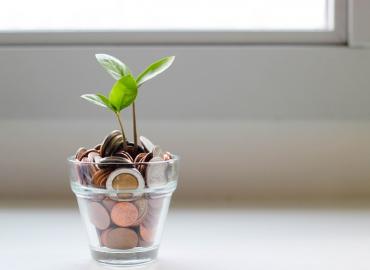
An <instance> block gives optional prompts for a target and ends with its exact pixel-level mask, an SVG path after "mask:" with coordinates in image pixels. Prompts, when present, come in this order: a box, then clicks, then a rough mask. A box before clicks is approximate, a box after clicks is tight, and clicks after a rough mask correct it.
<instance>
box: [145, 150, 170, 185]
mask: <svg viewBox="0 0 370 270" xmlns="http://www.w3.org/2000/svg"><path fill="white" fill-rule="evenodd" d="M167 166H168V165H167V162H164V160H163V159H162V158H160V157H158V156H155V157H153V158H152V159H151V160H150V161H149V163H148V166H147V168H146V174H145V175H146V183H147V185H148V186H149V187H158V186H162V185H165V184H166V183H167Z"/></svg>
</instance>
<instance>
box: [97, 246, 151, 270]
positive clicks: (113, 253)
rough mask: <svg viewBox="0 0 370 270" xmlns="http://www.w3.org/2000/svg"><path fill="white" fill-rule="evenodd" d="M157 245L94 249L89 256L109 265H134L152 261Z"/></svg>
mask: <svg viewBox="0 0 370 270" xmlns="http://www.w3.org/2000/svg"><path fill="white" fill-rule="evenodd" d="M157 253H158V247H151V248H135V249H131V250H125V251H124V250H117V249H105V248H104V249H103V248H100V249H94V248H91V256H92V257H93V259H94V260H96V261H98V262H100V263H103V264H109V265H117V266H119V265H121V266H134V265H141V264H147V263H150V262H153V261H154V260H155V259H156V258H157Z"/></svg>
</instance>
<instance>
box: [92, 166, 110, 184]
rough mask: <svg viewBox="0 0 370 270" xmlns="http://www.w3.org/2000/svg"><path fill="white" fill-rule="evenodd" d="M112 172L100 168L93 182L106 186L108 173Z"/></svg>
mask: <svg viewBox="0 0 370 270" xmlns="http://www.w3.org/2000/svg"><path fill="white" fill-rule="evenodd" d="M109 174H110V171H107V170H98V171H96V173H95V174H94V175H93V177H92V183H93V185H95V186H97V187H105V182H106V181H107V179H108V175H109Z"/></svg>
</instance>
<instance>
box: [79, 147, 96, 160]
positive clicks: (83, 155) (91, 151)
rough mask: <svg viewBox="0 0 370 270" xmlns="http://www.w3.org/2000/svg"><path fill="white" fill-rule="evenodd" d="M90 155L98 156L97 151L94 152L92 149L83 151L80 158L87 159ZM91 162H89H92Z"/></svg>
mask: <svg viewBox="0 0 370 270" xmlns="http://www.w3.org/2000/svg"><path fill="white" fill-rule="evenodd" d="M90 153H96V154H99V153H98V151H97V150H95V149H94V148H93V149H89V150H87V151H85V152H84V153H83V154H82V156H81V157H82V158H84V157H88V155H89V154H90ZM92 161H93V160H91V162H92Z"/></svg>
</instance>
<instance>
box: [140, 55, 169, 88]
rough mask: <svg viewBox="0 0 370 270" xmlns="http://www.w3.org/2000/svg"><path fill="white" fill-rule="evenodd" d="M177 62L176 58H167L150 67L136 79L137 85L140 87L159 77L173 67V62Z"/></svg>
mask: <svg viewBox="0 0 370 270" xmlns="http://www.w3.org/2000/svg"><path fill="white" fill-rule="evenodd" d="M174 60H175V56H168V57H165V58H162V59H160V60H158V61H156V62H154V63H153V64H151V65H150V66H148V67H147V68H146V69H145V70H144V71H143V72H142V73H141V74H140V75H139V76H138V77H137V79H136V82H137V85H138V86H140V85H142V84H143V83H144V82H146V81H147V80H150V79H152V78H153V77H155V76H157V75H159V74H160V73H162V72H163V71H165V70H166V69H167V68H169V67H170V66H171V64H172V63H173V61H174Z"/></svg>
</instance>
